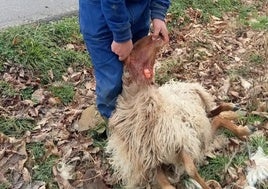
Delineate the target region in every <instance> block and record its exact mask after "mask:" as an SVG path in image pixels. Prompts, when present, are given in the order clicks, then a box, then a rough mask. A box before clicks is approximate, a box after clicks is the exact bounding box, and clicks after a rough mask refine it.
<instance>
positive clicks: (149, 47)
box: [124, 36, 164, 84]
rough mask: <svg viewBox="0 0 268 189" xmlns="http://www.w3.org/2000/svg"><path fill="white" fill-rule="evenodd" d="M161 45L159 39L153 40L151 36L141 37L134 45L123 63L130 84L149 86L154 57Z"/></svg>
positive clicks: (152, 74)
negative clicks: (137, 83)
mask: <svg viewBox="0 0 268 189" xmlns="http://www.w3.org/2000/svg"><path fill="white" fill-rule="evenodd" d="M163 44H164V43H163V40H162V39H161V38H159V39H156V40H153V39H152V36H146V37H143V38H142V39H140V40H139V41H137V42H136V43H135V44H134V47H133V49H132V51H131V53H130V55H129V56H128V58H127V59H126V60H125V61H124V63H125V71H127V72H128V74H129V79H130V80H131V81H132V82H133V81H136V82H139V83H140V84H149V83H151V82H152V81H153V76H154V64H155V59H156V55H157V53H158V52H159V50H160V48H161V47H162V46H163Z"/></svg>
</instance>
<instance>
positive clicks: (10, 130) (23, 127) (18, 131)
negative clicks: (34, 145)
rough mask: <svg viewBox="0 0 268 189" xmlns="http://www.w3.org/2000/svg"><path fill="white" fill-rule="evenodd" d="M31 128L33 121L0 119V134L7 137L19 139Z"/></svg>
mask: <svg viewBox="0 0 268 189" xmlns="http://www.w3.org/2000/svg"><path fill="white" fill-rule="evenodd" d="M33 128H34V121H33V120H29V119H23V118H22V119H15V118H5V117H0V132H2V133H4V134H5V135H7V136H13V137H20V136H22V135H23V134H24V133H25V132H26V131H31V130H32V129H33Z"/></svg>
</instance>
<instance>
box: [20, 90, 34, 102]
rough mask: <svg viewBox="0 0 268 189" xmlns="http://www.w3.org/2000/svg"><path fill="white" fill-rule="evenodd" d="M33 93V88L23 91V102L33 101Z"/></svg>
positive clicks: (21, 92)
mask: <svg viewBox="0 0 268 189" xmlns="http://www.w3.org/2000/svg"><path fill="white" fill-rule="evenodd" d="M33 92H34V88H33V87H26V88H25V89H23V90H21V91H20V94H21V98H22V100H26V99H31V98H32V94H33Z"/></svg>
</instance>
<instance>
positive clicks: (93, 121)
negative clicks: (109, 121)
mask: <svg viewBox="0 0 268 189" xmlns="http://www.w3.org/2000/svg"><path fill="white" fill-rule="evenodd" d="M102 121H103V120H102V118H101V116H100V114H99V113H98V111H97V109H96V107H95V106H94V105H92V106H89V107H88V108H86V109H85V110H84V111H83V112H82V114H81V117H80V119H79V120H78V122H76V124H75V125H74V128H75V129H76V130H77V131H86V130H89V129H94V128H95V127H96V126H97V125H98V124H99V123H101V122H102Z"/></svg>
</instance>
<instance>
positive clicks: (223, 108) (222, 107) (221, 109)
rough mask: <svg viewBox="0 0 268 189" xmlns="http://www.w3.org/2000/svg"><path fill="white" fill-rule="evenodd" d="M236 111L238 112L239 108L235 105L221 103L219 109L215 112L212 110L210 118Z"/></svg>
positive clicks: (209, 114)
mask: <svg viewBox="0 0 268 189" xmlns="http://www.w3.org/2000/svg"><path fill="white" fill-rule="evenodd" d="M230 110H232V111H236V110H238V107H237V106H235V105H234V104H233V103H224V102H223V103H221V104H220V105H219V106H218V107H217V108H215V109H214V110H211V111H210V112H209V113H208V117H214V116H216V115H219V114H220V113H221V112H224V111H230Z"/></svg>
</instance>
